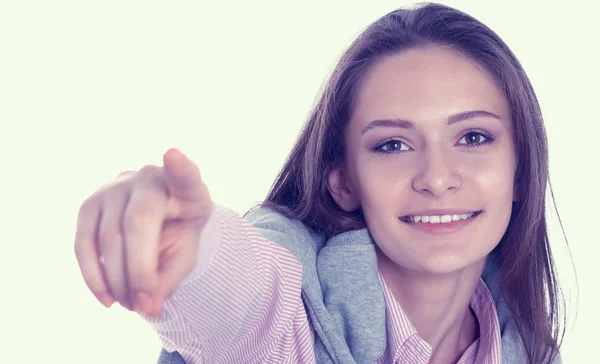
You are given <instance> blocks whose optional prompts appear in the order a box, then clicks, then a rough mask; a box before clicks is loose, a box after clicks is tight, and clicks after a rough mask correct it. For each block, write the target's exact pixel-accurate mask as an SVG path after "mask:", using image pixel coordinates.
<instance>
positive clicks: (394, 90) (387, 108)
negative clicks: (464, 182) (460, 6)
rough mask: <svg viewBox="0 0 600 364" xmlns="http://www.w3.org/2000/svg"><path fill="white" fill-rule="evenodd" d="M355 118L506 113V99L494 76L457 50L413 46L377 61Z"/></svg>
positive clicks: (433, 117)
mask: <svg viewBox="0 0 600 364" xmlns="http://www.w3.org/2000/svg"><path fill="white" fill-rule="evenodd" d="M355 106H356V108H355V110H354V114H353V119H357V120H360V121H361V123H367V122H368V121H370V120H372V119H375V118H390V117H402V118H409V119H412V120H415V121H417V122H418V121H419V120H438V119H440V120H442V119H443V120H445V118H446V117H447V116H448V115H451V114H454V113H457V112H462V111H466V110H475V109H483V110H487V111H490V112H494V113H497V114H499V115H500V116H502V117H503V119H505V118H506V119H508V118H509V115H508V105H507V102H506V98H505V96H504V94H503V93H502V92H501V90H500V89H499V88H498V87H497V86H496V84H495V82H494V79H493V77H492V76H491V75H490V74H489V73H488V72H487V71H486V70H484V69H483V68H482V67H480V66H479V65H478V64H477V63H476V62H474V61H472V60H470V59H469V58H466V57H464V56H462V55H461V54H459V53H458V52H455V51H452V50H448V49H444V48H440V47H431V48H426V49H410V50H407V51H404V52H402V53H400V54H396V55H393V56H388V57H385V58H383V59H382V60H380V61H378V62H377V63H376V64H375V65H374V66H372V67H371V69H370V70H369V71H368V72H367V74H366V75H365V78H364V80H363V83H362V85H361V87H360V90H359V93H358V95H357V99H356V105H355Z"/></svg>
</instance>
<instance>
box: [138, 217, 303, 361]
mask: <svg viewBox="0 0 600 364" xmlns="http://www.w3.org/2000/svg"><path fill="white" fill-rule="evenodd" d="M301 283H302V265H301V264H300V262H299V261H298V259H296V257H294V256H293V255H292V254H291V253H290V251H289V250H287V249H285V248H284V247H282V246H281V245H279V244H276V243H273V242H271V241H269V240H267V239H265V238H264V237H263V236H262V235H261V234H260V233H258V232H257V231H256V230H255V229H254V228H253V227H252V226H250V225H249V223H248V222H247V221H246V220H245V219H244V218H242V217H241V216H239V215H238V214H236V213H235V212H233V211H231V210H228V209H225V208H222V207H216V208H215V210H214V212H213V214H212V215H211V217H210V219H209V220H208V222H207V224H206V226H205V229H204V230H203V233H202V236H201V239H200V249H199V256H198V259H197V264H196V266H195V267H194V269H193V270H192V272H190V273H189V274H188V276H187V277H186V278H185V279H184V281H183V282H182V284H181V285H180V286H179V288H178V289H177V290H176V291H175V293H174V294H173V295H171V296H170V297H169V298H168V299H167V300H166V301H165V303H164V306H163V311H162V313H161V315H160V316H159V317H157V318H152V317H149V316H146V315H143V314H140V315H141V316H142V317H143V318H144V319H145V320H146V321H147V322H148V323H150V325H151V326H152V327H153V328H154V329H155V330H156V332H157V333H158V335H159V337H160V339H161V341H162V344H163V345H164V348H165V349H166V350H167V351H169V352H174V351H177V352H179V354H181V356H182V357H183V359H185V361H186V363H187V364H193V363H221V362H264V361H266V359H267V358H268V360H269V361H274V362H283V361H285V360H292V362H311V361H312V362H314V358H311V355H312V356H314V354H312V353H313V351H314V350H313V345H314V334H313V332H312V330H311V328H310V324H309V322H308V319H307V316H306V311H305V309H304V305H303V303H302V299H301V296H300V293H301Z"/></svg>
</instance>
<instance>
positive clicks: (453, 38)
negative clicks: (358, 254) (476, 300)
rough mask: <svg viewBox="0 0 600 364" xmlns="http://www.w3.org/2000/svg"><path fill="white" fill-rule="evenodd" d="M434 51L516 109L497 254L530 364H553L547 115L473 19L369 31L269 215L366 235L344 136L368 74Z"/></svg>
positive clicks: (507, 56)
mask: <svg viewBox="0 0 600 364" xmlns="http://www.w3.org/2000/svg"><path fill="white" fill-rule="evenodd" d="M427 46H441V47H446V48H449V49H452V50H455V51H457V52H460V53H461V54H463V55H465V56H467V57H469V58H470V59H472V60H474V61H476V62H478V63H479V64H480V65H481V66H483V67H484V68H485V69H487V70H488V71H489V72H490V73H491V74H492V75H493V77H494V78H495V81H496V83H497V85H498V87H499V89H500V90H502V91H503V93H504V95H505V97H506V98H507V100H508V104H509V107H510V111H511V115H512V120H513V128H514V138H515V146H516V152H517V156H518V165H517V171H516V175H515V188H516V189H517V191H518V195H519V196H521V198H520V200H519V201H518V202H515V203H514V205H513V211H512V216H511V219H510V222H509V225H508V228H507V230H506V232H505V234H504V236H503V238H502V240H501V241H500V243H499V244H498V246H497V247H496V249H495V252H496V253H498V254H497V256H498V257H499V264H500V267H501V268H500V270H501V272H500V274H501V286H502V289H503V292H502V294H503V295H504V298H505V300H506V302H507V305H508V307H509V309H510V311H511V313H512V317H513V319H514V321H515V326H516V328H517V330H518V332H519V334H520V336H521V339H522V341H523V344H524V347H525V349H526V351H527V357H528V360H529V362H530V363H542V362H545V361H550V360H551V358H553V357H554V355H556V353H558V349H559V347H560V344H561V343H562V338H563V337H564V327H563V325H564V323H565V318H564V312H563V306H562V305H563V301H562V300H560V298H561V297H562V291H561V290H560V287H559V286H558V283H557V278H556V270H555V266H554V261H553V258H552V253H551V250H550V245H549V241H548V231H547V225H546V218H545V196H546V185H547V183H548V182H549V175H548V150H547V149H548V147H547V140H546V133H545V129H544V125H543V119H542V114H541V111H540V106H539V103H538V100H537V98H536V95H535V92H534V90H533V88H532V86H531V83H530V82H529V79H528V77H527V75H526V74H525V71H524V70H523V68H522V67H521V64H520V63H519V61H518V60H517V58H516V57H515V55H514V54H513V53H512V51H511V50H510V49H509V48H508V46H507V45H506V44H505V43H504V42H503V41H502V40H501V39H500V37H499V36H498V35H497V34H496V33H494V32H493V31H492V30H491V29H490V28H488V27H487V26H485V25H484V24H482V23H481V22H479V21H478V20H476V19H475V18H473V17H471V16H469V15H468V14H465V13H463V12H461V11H458V10H456V9H452V8H450V7H447V6H444V5H439V4H432V3H424V4H418V5H417V6H415V7H413V8H401V9H398V10H395V11H393V12H391V13H388V14H386V15H385V16H383V17H381V18H380V19H379V20H377V21H375V22H374V23H373V24H371V25H370V26H369V27H367V28H366V29H365V30H364V31H363V32H362V33H361V34H360V35H359V36H358V37H357V39H355V40H354V42H353V43H352V44H351V45H350V46H349V47H348V49H347V50H346V51H345V52H344V54H343V55H342V57H341V59H340V60H339V62H338V64H337V66H336V68H335V69H334V71H333V73H332V74H331V76H330V77H329V78H328V80H327V81H326V83H325V85H324V88H323V89H322V90H321V92H320V96H319V98H318V101H317V102H316V104H315V105H314V107H313V110H312V111H311V114H310V116H309V118H308V121H307V122H306V124H305V125H304V127H303V130H302V131H301V133H300V135H299V137H298V139H297V141H296V143H295V145H294V147H293V149H292V151H291V153H290V155H289V156H288V158H287V160H286V162H285V164H284V166H283V169H282V170H281V172H280V174H279V176H278V177H277V179H276V180H275V182H274V184H273V186H272V188H271V190H270V192H269V194H268V196H267V198H266V199H265V202H264V203H263V206H266V207H269V208H272V209H275V210H277V211H279V212H281V213H283V214H285V215H286V216H288V217H291V218H294V219H298V220H301V221H302V222H303V223H304V224H306V225H307V226H309V227H310V228H312V229H314V230H316V231H319V232H322V233H324V234H326V235H333V234H337V233H340V232H344V231H347V230H351V229H359V228H364V227H366V223H365V220H364V216H363V215H362V212H361V211H360V210H358V211H355V212H351V213H348V212H345V211H343V210H342V209H341V208H339V207H338V206H337V204H336V203H335V202H334V200H333V198H332V197H331V195H330V194H329V191H328V190H327V186H326V180H327V176H328V175H329V173H330V172H331V171H332V169H333V168H336V167H338V166H340V165H342V163H343V162H344V158H345V156H344V138H343V135H344V129H345V127H346V125H347V123H348V121H349V120H350V117H351V114H352V112H353V108H354V106H355V105H354V103H355V98H356V95H357V91H358V89H359V87H360V86H361V83H362V80H363V78H364V77H365V74H366V72H367V71H368V70H369V69H370V67H372V66H373V65H374V64H375V63H376V62H377V61H378V60H379V59H381V58H382V57H385V56H389V55H393V54H398V53H399V52H402V51H403V50H406V49H410V48H416V47H427ZM561 315H563V316H561ZM549 349H551V350H549Z"/></svg>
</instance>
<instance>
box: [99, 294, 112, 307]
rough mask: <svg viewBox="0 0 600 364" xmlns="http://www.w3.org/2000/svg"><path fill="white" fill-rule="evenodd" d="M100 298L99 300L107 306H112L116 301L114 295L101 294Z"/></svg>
mask: <svg viewBox="0 0 600 364" xmlns="http://www.w3.org/2000/svg"><path fill="white" fill-rule="evenodd" d="M98 300H99V301H100V303H102V304H103V305H104V306H105V307H106V308H110V306H112V305H113V303H115V300H114V299H113V298H112V297H110V296H106V295H103V296H100V297H99V298H98Z"/></svg>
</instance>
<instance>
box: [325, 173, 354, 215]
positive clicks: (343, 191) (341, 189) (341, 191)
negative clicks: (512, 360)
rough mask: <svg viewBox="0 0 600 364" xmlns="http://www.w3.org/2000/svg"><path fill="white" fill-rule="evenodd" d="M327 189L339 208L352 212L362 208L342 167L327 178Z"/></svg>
mask: <svg viewBox="0 0 600 364" xmlns="http://www.w3.org/2000/svg"><path fill="white" fill-rule="evenodd" d="M327 189H328V190H329V193H330V194H331V197H333V199H334V201H335V202H336V203H337V204H338V206H339V207H340V208H341V209H342V210H344V211H346V212H351V211H354V210H356V209H358V208H359V207H360V203H359V202H358V198H357V197H356V196H355V194H354V193H353V192H352V190H351V189H350V185H349V183H348V180H347V178H346V176H345V175H344V171H343V170H342V168H341V167H338V168H335V169H334V170H333V171H331V173H329V176H327Z"/></svg>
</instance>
